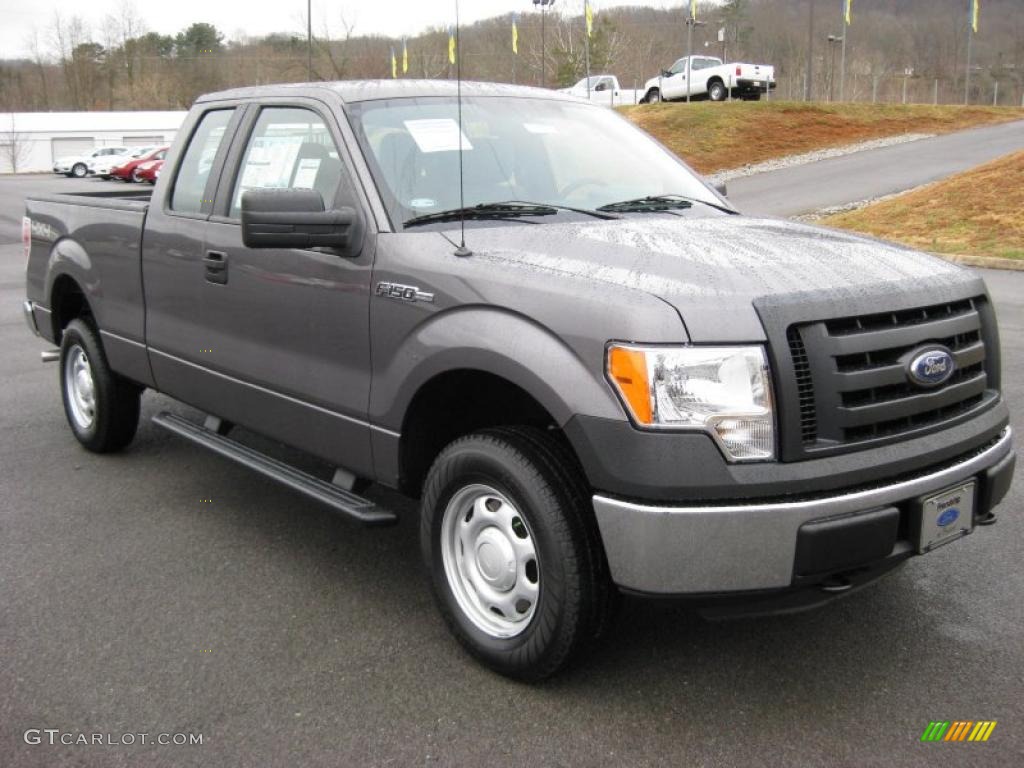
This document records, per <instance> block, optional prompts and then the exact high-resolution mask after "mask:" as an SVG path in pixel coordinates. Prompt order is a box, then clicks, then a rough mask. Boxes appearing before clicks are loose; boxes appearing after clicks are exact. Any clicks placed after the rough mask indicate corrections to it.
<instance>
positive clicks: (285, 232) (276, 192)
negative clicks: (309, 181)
mask: <svg viewBox="0 0 1024 768" xmlns="http://www.w3.org/2000/svg"><path fill="white" fill-rule="evenodd" d="M362 236H363V220H362V217H361V216H360V215H359V211H358V210H357V209H355V208H352V207H348V206H343V207H340V208H338V209H336V210H331V211H325V210H324V199H323V197H322V196H321V195H320V193H319V192H318V191H317V190H315V189H290V188H282V189H250V190H249V191H248V192H245V193H244V194H243V195H242V242H243V243H244V244H245V247H246V248H334V249H336V250H339V251H343V252H344V254H345V255H346V256H355V255H357V254H358V253H359V248H360V246H361V244H362Z"/></svg>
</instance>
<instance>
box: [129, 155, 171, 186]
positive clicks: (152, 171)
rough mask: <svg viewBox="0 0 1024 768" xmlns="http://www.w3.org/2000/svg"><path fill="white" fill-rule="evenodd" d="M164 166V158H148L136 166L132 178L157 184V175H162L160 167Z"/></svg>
mask: <svg viewBox="0 0 1024 768" xmlns="http://www.w3.org/2000/svg"><path fill="white" fill-rule="evenodd" d="M163 166H164V161H163V160H147V161H146V162H144V163H139V164H138V165H137V166H135V171H134V172H133V173H132V178H135V179H136V180H137V181H148V182H149V183H150V184H156V177H157V176H159V175H160V169H161V168H163Z"/></svg>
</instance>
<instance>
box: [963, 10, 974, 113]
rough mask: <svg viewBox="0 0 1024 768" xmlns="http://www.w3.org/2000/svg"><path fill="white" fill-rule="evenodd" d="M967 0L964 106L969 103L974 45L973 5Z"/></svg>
mask: <svg viewBox="0 0 1024 768" xmlns="http://www.w3.org/2000/svg"><path fill="white" fill-rule="evenodd" d="M976 2H977V0H967V69H966V70H965V71H964V105H967V104H970V103H971V47H972V44H973V43H974V4H975V3H976Z"/></svg>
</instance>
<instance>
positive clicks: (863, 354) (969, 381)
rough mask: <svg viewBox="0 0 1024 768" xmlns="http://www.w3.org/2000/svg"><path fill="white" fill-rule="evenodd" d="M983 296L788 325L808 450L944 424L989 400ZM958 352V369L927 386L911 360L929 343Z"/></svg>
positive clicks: (806, 448)
mask: <svg viewBox="0 0 1024 768" xmlns="http://www.w3.org/2000/svg"><path fill="white" fill-rule="evenodd" d="M984 301H985V299H984V298H975V299H965V300H962V301H955V302H949V303H945V304H935V305H931V306H927V307H919V308H915V309H910V310H901V311H898V312H884V313H876V314H870V315H859V316H855V317H842V318H835V319H830V320H822V321H818V322H814V323H801V324H798V325H793V326H790V327H789V328H788V329H787V334H786V335H787V341H788V342H789V350H790V356H791V359H792V362H793V370H794V374H795V377H796V388H797V394H798V407H799V414H800V425H799V428H800V435H801V442H802V444H803V446H804V449H805V450H807V451H810V450H813V449H815V448H824V447H835V446H842V445H848V444H856V443H863V442H866V441H872V440H877V439H880V438H888V437H892V436H898V435H902V434H905V433H908V432H913V431H917V430H921V429H925V428H928V427H933V426H936V425H941V424H943V423H946V422H948V421H950V420H952V419H955V418H956V417H958V416H961V415H963V414H966V413H968V412H970V411H972V410H974V409H976V408H978V407H979V406H981V405H982V404H983V403H985V402H986V400H987V399H990V398H991V397H992V396H993V395H994V393H992V392H990V391H989V390H988V378H989V377H988V371H987V367H986V366H987V355H986V350H985V342H984V334H983V328H982V316H981V313H980V311H979V309H980V308H981V305H982V302H984ZM932 344H939V345H942V346H944V347H946V348H948V349H949V350H950V352H952V353H953V359H954V360H955V361H956V370H955V372H954V374H953V376H952V377H950V379H949V380H948V381H946V382H945V383H943V384H942V385H941V386H939V387H936V388H933V389H923V388H921V387H918V386H916V385H915V384H913V383H911V381H910V380H909V379H908V378H907V373H906V367H907V361H908V359H909V358H910V357H911V355H912V353H913V352H914V351H915V350H917V349H919V348H921V347H923V346H925V345H932Z"/></svg>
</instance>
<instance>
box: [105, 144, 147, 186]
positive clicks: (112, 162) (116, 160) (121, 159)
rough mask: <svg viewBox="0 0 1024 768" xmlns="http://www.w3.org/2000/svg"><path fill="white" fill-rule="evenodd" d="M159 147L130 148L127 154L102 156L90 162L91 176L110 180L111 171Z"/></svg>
mask: <svg viewBox="0 0 1024 768" xmlns="http://www.w3.org/2000/svg"><path fill="white" fill-rule="evenodd" d="M156 148H157V145H155V144H154V145H153V146H151V147H130V148H129V149H128V151H127V152H122V153H121V154H118V155H100V156H99V157H95V158H93V159H92V160H91V161H89V175H90V176H99V177H100V178H101V179H109V178H110V171H111V170H112V169H114V168H116V167H117V166H119V165H121V164H122V163H126V162H128V161H129V160H131V159H134V158H136V157H142V156H143V155H145V154H147V153H149V152H152V151H153V150H154V149H156Z"/></svg>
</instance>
